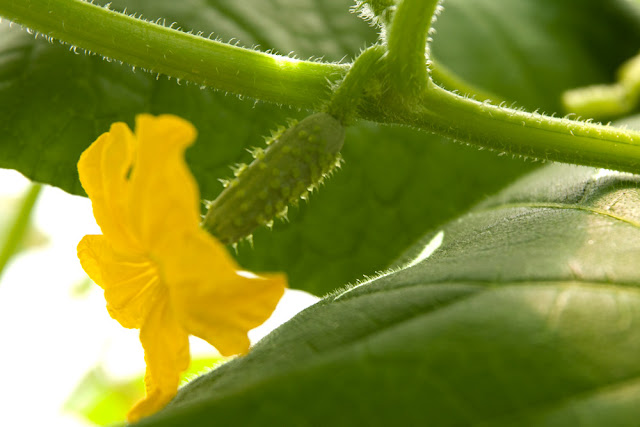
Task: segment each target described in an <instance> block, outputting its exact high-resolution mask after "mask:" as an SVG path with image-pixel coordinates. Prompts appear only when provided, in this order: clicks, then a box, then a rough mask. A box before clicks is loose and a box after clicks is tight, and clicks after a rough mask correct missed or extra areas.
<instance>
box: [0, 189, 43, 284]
mask: <svg viewBox="0 0 640 427" xmlns="http://www.w3.org/2000/svg"><path fill="white" fill-rule="evenodd" d="M41 189H42V186H41V185H40V184H31V186H30V187H29V189H28V190H27V192H26V193H25V195H24V197H23V199H22V201H21V204H20V206H19V208H18V210H17V211H16V214H15V216H14V217H13V220H12V221H11V222H10V223H9V225H8V227H9V228H8V230H9V235H8V236H7V238H6V239H5V241H4V244H3V245H2V246H1V247H0V276H2V271H3V270H4V268H5V266H6V265H7V263H8V262H9V260H10V259H11V257H12V256H13V255H14V254H15V253H16V250H17V249H18V246H19V245H20V243H21V242H22V239H23V238H24V235H25V233H26V231H27V229H28V226H29V219H30V218H31V212H32V211H33V206H34V205H35V203H36V201H37V200H38V196H39V195H40V190H41Z"/></svg>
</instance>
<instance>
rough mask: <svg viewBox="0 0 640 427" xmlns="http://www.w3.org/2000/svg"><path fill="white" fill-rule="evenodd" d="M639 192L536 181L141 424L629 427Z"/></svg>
mask: <svg viewBox="0 0 640 427" xmlns="http://www.w3.org/2000/svg"><path fill="white" fill-rule="evenodd" d="M639 184H640V177H638V176H637V175H631V174H623V173H616V172H612V171H606V170H598V169H592V168H585V167H576V166H570V165H551V166H549V167H545V168H543V169H539V170H537V171H535V172H534V173H532V174H530V175H528V176H526V177H525V178H523V179H521V180H519V181H517V182H516V183H515V184H514V185H512V186H510V187H508V188H507V189H505V190H504V191H502V192H500V193H499V194H497V195H496V196H494V197H491V198H489V199H487V200H486V201H485V202H484V203H482V204H481V205H479V206H478V207H477V208H475V209H473V210H471V211H470V212H469V213H468V214H467V215H464V216H463V217H461V218H458V219H456V220H454V221H452V222H450V223H448V224H447V225H445V226H444V227H443V228H442V229H441V230H440V231H441V232H442V236H443V239H442V243H441V245H440V246H439V248H433V249H435V251H434V252H432V254H431V255H430V256H428V257H427V258H426V259H425V258H424V256H421V257H419V258H418V259H415V255H416V254H421V253H423V251H424V249H425V247H426V246H428V243H429V242H430V237H428V238H427V239H425V240H423V241H422V242H420V243H419V244H418V245H416V246H415V247H414V248H413V250H412V251H411V252H412V253H413V256H411V257H408V258H407V261H409V260H411V261H412V262H410V263H409V264H408V265H407V264H405V267H404V268H401V269H399V270H394V271H391V272H388V273H387V274H385V275H383V276H381V277H379V278H377V279H374V280H372V281H370V282H369V283H367V284H363V285H360V286H356V287H355V288H351V289H348V290H344V291H341V292H337V293H334V294H333V295H330V296H328V297H327V298H325V299H324V300H322V301H321V302H319V303H318V304H316V305H314V306H312V307H310V308H308V309H307V310H305V311H303V312H302V313H300V314H299V315H298V316H296V317H294V318H293V319H292V320H291V321H290V322H288V323H287V324H285V325H283V326H282V327H280V328H279V329H277V330H276V331H274V332H273V333H272V334H271V335H270V336H268V337H266V338H265V339H264V340H263V341H261V342H260V343H259V344H258V345H256V347H255V348H254V349H253V351H252V352H251V353H250V354H249V355H247V356H246V357H243V358H240V359H236V360H234V361H232V362H229V363H228V364H226V365H224V366H222V367H221V368H220V369H218V370H215V371H213V372H212V373H210V374H207V375H205V376H203V377H200V378H199V379H198V380H197V381H193V382H191V383H189V384H188V385H187V386H185V387H184V388H183V389H181V390H180V392H179V393H178V395H177V397H176V398H175V399H174V400H173V401H172V402H171V403H170V404H169V405H168V406H167V407H166V408H165V409H164V410H163V411H161V412H159V413H158V414H156V415H154V416H151V417H149V418H147V419H145V420H143V421H141V422H140V423H138V424H137V425H139V426H141V427H142V426H149V427H150V426H154V427H164V426H175V425H190V426H206V425H210V423H211V420H216V423H219V424H221V425H243V426H244V425H278V426H299V425H331V426H334V425H335V426H352V425H367V426H389V425H398V426H416V425H424V424H425V423H426V424H429V425H437V426H454V425H478V426H515V425H517V426H543V425H544V426H573V425H583V426H605V425H615V426H630V427H631V426H635V425H637V422H638V417H639V416H640V406H639V405H638V400H639V399H640V383H639V382H638V378H639V376H640V364H639V363H638V357H637V355H638V352H639V351H640V329H639V328H638V327H637V324H638V322H640V292H639V289H640V288H639V287H640V270H639V269H638V268H637V265H638V264H637V259H638V257H640V209H639V208H638V206H639V203H638V202H639V201H640V186H639ZM328 268H331V266H329V267H328Z"/></svg>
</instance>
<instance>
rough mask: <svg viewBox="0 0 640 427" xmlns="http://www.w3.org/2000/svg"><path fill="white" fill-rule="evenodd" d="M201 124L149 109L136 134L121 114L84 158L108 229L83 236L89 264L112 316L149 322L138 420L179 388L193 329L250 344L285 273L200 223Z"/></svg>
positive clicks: (127, 322) (90, 189)
mask: <svg viewBox="0 0 640 427" xmlns="http://www.w3.org/2000/svg"><path fill="white" fill-rule="evenodd" d="M195 137H196V131H195V129H194V128H193V126H192V125H191V124H190V123H188V122H186V121H185V120H182V119H180V118H179V117H175V116H170V115H164V116H158V117H153V116H150V115H139V116H138V117H137V118H136V132H135V134H133V133H132V132H131V130H130V129H129V128H128V127H127V125H126V124H124V123H114V124H113V125H112V126H111V129H110V130H109V132H107V133H104V134H103V135H101V136H100V137H99V138H98V139H97V140H96V141H95V142H94V143H93V144H92V145H91V146H90V147H89V148H87V150H86V151H85V152H84V153H83V154H82V156H81V157H80V161H79V162H78V172H79V174H80V181H81V183H82V186H83V187H84V189H85V191H86V192H87V194H88V195H89V198H90V199H91V202H92V204H93V214H94V216H95V218H96V221H97V223H98V225H99V226H100V228H101V230H102V233H103V234H102V235H91V236H85V237H84V238H83V239H82V240H81V241H80V243H79V244H78V258H79V259H80V262H81V264H82V267H83V268H84V270H85V271H86V272H87V274H88V275H89V277H91V278H92V279H93V280H94V281H95V282H96V283H97V284H98V285H100V286H101V287H102V288H103V289H104V295H105V299H106V301H107V309H108V310H109V314H110V315H111V317H113V318H114V319H116V320H117V321H118V322H120V324H121V325H122V326H124V327H125V328H136V329H140V342H141V343H142V347H143V348H144V352H145V361H146V364H147V371H146V375H145V385H146V397H145V398H144V399H143V400H141V401H140V402H139V403H138V404H137V405H136V406H134V407H133V409H131V411H130V412H129V414H128V416H127V417H128V419H129V421H136V420H138V419H140V418H142V417H144V416H147V415H150V414H152V413H154V412H156V411H158V410H159V409H161V408H162V407H163V406H164V405H165V404H166V403H167V402H169V400H171V398H172V397H173V396H174V395H175V393H176V391H177V389H178V383H179V375H180V373H181V372H182V371H184V370H185V369H187V367H188V365H189V361H190V355H189V341H188V336H189V334H191V335H195V336H198V337H200V338H203V339H204V340H206V341H208V342H209V343H210V344H211V345H213V346H214V347H215V348H216V349H218V351H219V352H220V353H221V354H223V355H233V354H242V353H246V352H247V351H248V349H249V339H248V338H247V332H248V331H249V330H250V329H253V328H254V327H256V326H258V325H260V324H262V323H263V322H264V321H265V320H266V319H267V318H268V317H269V316H270V315H271V313H272V312H273V310H274V309H275V306H276V304H277V303H278V301H279V300H280V297H281V296H282V294H283V292H284V288H285V286H286V279H285V277H284V276H283V275H278V274H276V275H262V276H256V275H254V274H252V273H248V272H245V271H240V270H239V267H238V265H236V263H235V262H234V260H233V259H232V258H231V257H230V256H229V254H228V253H227V252H226V250H225V248H224V247H223V246H222V244H221V243H219V242H218V241H217V240H215V239H214V238H213V237H212V236H211V235H209V234H208V233H207V232H205V231H204V230H202V229H201V228H200V227H199V223H200V208H199V207H200V195H199V191H198V186H197V184H196V181H195V179H194V178H193V176H192V175H191V173H190V172H189V169H188V167H187V165H186V163H185V161H184V151H185V149H186V148H187V147H188V146H189V145H191V144H192V143H193V141H194V140H195Z"/></svg>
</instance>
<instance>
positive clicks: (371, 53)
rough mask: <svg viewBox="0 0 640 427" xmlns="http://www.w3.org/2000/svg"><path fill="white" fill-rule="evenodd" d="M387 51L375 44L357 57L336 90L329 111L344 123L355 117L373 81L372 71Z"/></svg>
mask: <svg viewBox="0 0 640 427" xmlns="http://www.w3.org/2000/svg"><path fill="white" fill-rule="evenodd" d="M385 52H386V49H385V48H384V46H380V45H374V46H371V47H370V48H368V49H367V50H365V51H364V52H362V53H361V54H360V56H358V57H357V58H356V60H355V61H354V62H353V65H352V66H351V68H350V69H349V72H348V73H347V75H346V76H345V78H344V80H342V82H340V86H338V88H337V89H336V90H335V91H334V93H333V97H332V98H331V103H330V104H329V107H328V109H327V113H329V114H330V115H332V116H333V117H335V118H337V119H339V120H340V121H341V122H342V123H343V124H346V123H348V122H350V121H351V120H352V119H353V117H354V116H355V115H356V114H357V111H356V110H357V107H358V105H359V104H360V101H361V99H362V95H363V93H364V91H365V90H366V89H367V86H368V85H369V84H370V83H371V76H372V71H373V70H374V69H375V65H376V64H377V63H378V61H379V60H380V59H381V58H382V57H383V55H384V54H385Z"/></svg>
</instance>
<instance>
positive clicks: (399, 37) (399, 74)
mask: <svg viewBox="0 0 640 427" xmlns="http://www.w3.org/2000/svg"><path fill="white" fill-rule="evenodd" d="M438 3H439V0H402V2H401V3H400V4H399V5H398V9H397V10H396V12H395V14H394V16H393V22H392V23H391V27H390V28H389V37H388V41H387V45H388V49H389V53H388V57H387V67H388V72H389V77H390V80H391V83H392V84H393V85H394V87H395V88H396V90H398V91H399V92H400V93H401V94H402V95H404V96H415V95H419V94H420V93H421V92H422V91H423V90H424V89H425V88H426V86H427V80H428V79H429V73H428V70H427V64H426V60H427V59H428V58H427V56H428V51H427V36H428V34H429V29H430V28H431V22H432V20H433V17H434V15H435V13H436V10H437V8H438Z"/></svg>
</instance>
